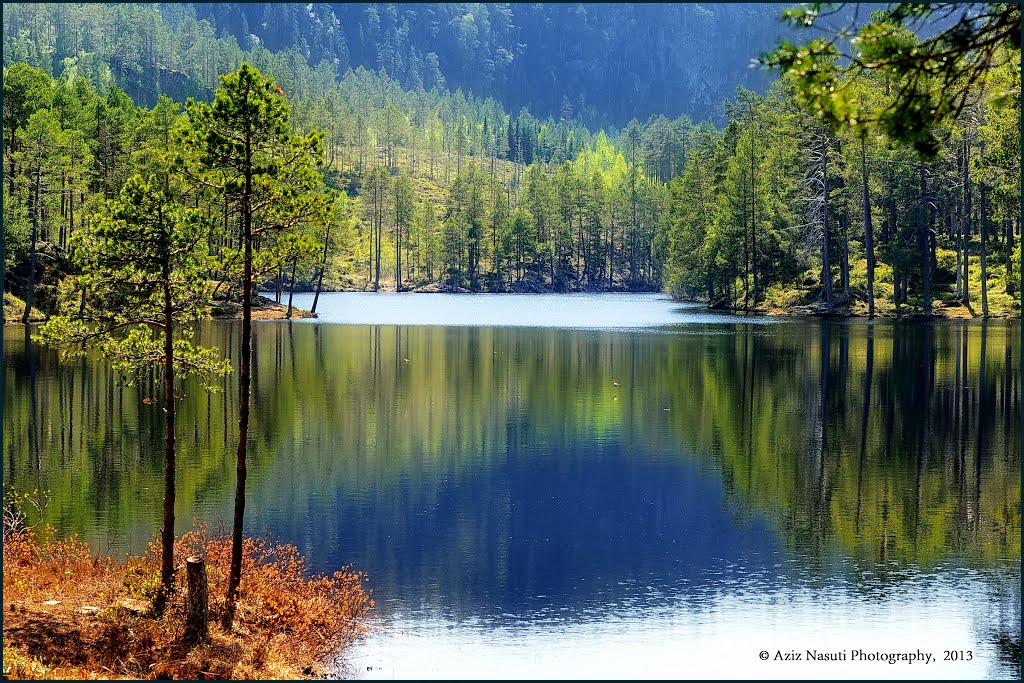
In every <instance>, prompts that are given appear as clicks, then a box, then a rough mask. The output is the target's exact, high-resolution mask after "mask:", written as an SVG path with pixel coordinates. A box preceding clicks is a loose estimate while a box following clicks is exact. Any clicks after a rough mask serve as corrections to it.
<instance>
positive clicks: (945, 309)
mask: <svg viewBox="0 0 1024 683" xmlns="http://www.w3.org/2000/svg"><path fill="white" fill-rule="evenodd" d="M296 293H297V294H313V293H314V291H313V290H308V291H301V290H296ZM320 293H321V294H424V295H429V294H458V295H464V296H475V295H479V294H488V295H508V296H517V295H519V296H521V295H540V296H546V295H554V296H565V295H574V294H661V295H664V296H667V297H669V298H670V299H671V300H672V301H673V302H677V303H687V304H698V305H701V306H703V307H704V308H705V309H706V310H707V311H709V312H713V313H726V314H732V315H737V316H747V315H757V316H768V317H778V318H847V319H866V320H871V319H872V318H871V317H869V316H868V311H867V305H866V304H865V303H864V302H863V301H860V300H854V301H853V302H852V303H850V302H844V303H836V304H834V305H833V308H832V310H831V311H828V310H826V309H825V307H824V306H823V305H822V304H821V303H811V304H798V305H792V306H771V305H765V304H764V303H761V304H760V305H758V306H750V307H746V308H744V307H741V306H726V305H712V304H709V303H708V302H707V301H704V300H701V299H692V298H686V297H676V296H673V295H671V294H669V293H667V292H664V291H656V290H649V289H592V290H587V289H583V290H572V291H566V292H555V291H550V290H544V291H525V292H522V291H521V292H509V291H505V292H470V291H467V290H461V291H452V290H446V289H443V288H440V287H419V288H415V289H403V290H402V291H401V292H395V291H392V290H386V289H380V290H378V291H377V292H374V291H372V290H359V289H341V290H330V291H328V290H321V292H320ZM879 303H880V302H876V307H875V315H874V318H877V319H883V320H917V321H929V320H1020V318H1021V315H1020V311H1019V310H1018V311H1016V312H1005V311H999V312H995V313H993V312H990V313H989V315H988V316H984V315H981V314H980V313H978V312H976V311H974V310H972V308H971V307H968V306H965V305H964V304H963V303H962V302H960V301H945V300H941V299H939V300H936V301H935V302H934V307H933V310H932V313H931V314H930V315H926V314H925V313H924V312H922V311H920V310H918V309H916V308H910V309H909V310H906V311H901V312H900V313H898V314H897V313H896V311H895V310H894V309H893V308H892V307H891V304H888V302H885V304H884V305H882V306H879ZM287 311H288V306H287V304H284V303H281V304H279V303H277V302H275V301H274V300H273V299H270V298H268V297H266V296H264V295H262V294H257V296H256V302H254V305H253V307H252V319H253V320H289V318H287V317H286V313H287ZM241 317H242V306H241V304H239V303H238V302H234V301H227V300H218V301H215V302H213V303H211V305H210V314H209V315H208V316H207V317H206V318H205V319H206V320H240V319H241ZM318 317H319V316H318V315H317V314H316V313H313V312H311V311H308V310H306V309H304V308H300V307H298V306H292V316H291V318H290V319H315V318H318ZM18 318H20V316H17V317H16V316H10V317H8V316H6V315H5V317H4V325H22V324H23V323H22V322H21V320H20V319H18ZM45 320H46V316H45V315H44V314H43V313H42V312H40V311H38V309H33V314H32V319H31V320H30V322H29V324H30V325H32V324H38V323H41V322H44V321H45Z"/></svg>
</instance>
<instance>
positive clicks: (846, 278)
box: [839, 201, 850, 299]
mask: <svg viewBox="0 0 1024 683" xmlns="http://www.w3.org/2000/svg"><path fill="white" fill-rule="evenodd" d="M843 205H844V213H843V215H842V217H841V218H840V220H839V226H840V227H841V228H842V231H843V262H842V264H840V265H841V268H840V278H841V279H842V284H843V298H844V299H849V297H850V230H849V227H850V213H849V211H848V210H847V209H846V208H845V206H846V202H845V201H844V202H843Z"/></svg>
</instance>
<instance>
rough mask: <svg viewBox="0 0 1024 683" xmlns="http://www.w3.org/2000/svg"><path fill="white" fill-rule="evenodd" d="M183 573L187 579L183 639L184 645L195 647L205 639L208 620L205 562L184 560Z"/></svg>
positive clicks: (199, 559)
mask: <svg viewBox="0 0 1024 683" xmlns="http://www.w3.org/2000/svg"><path fill="white" fill-rule="evenodd" d="M185 572H186V576H187V577H188V602H187V608H188V609H187V612H186V614H185V634H184V636H183V639H184V641H185V642H186V643H189V644H190V645H195V644H197V643H201V642H203V641H205V640H206V639H207V633H208V631H207V627H208V624H209V620H210V595H209V587H208V586H207V582H206V562H204V561H203V558H201V557H190V558H188V559H187V560H185Z"/></svg>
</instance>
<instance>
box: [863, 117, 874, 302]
mask: <svg viewBox="0 0 1024 683" xmlns="http://www.w3.org/2000/svg"><path fill="white" fill-rule="evenodd" d="M866 145H867V143H866V141H865V138H863V137H862V138H861V139H860V173H861V182H862V185H863V189H864V251H865V252H867V253H866V256H867V261H868V317H869V318H874V317H875V244H874V240H875V236H874V228H873V227H872V225H871V196H870V194H869V193H868V164H867V151H866Z"/></svg>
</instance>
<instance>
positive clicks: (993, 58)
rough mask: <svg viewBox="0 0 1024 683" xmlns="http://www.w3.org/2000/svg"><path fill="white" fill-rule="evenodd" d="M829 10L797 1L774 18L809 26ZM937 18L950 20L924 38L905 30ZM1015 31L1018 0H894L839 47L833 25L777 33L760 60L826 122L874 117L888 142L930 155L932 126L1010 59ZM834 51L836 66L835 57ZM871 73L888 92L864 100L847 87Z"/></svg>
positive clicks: (928, 25) (1016, 50)
mask: <svg viewBox="0 0 1024 683" xmlns="http://www.w3.org/2000/svg"><path fill="white" fill-rule="evenodd" d="M840 6H841V5H840ZM836 11H837V10H836V6H835V4H830V3H807V4H804V5H801V6H800V7H799V8H795V9H791V10H787V11H786V12H785V13H784V15H783V16H784V18H785V19H786V20H787V21H788V22H790V23H791V24H794V25H797V26H803V27H811V26H814V25H815V24H816V23H820V20H821V18H822V17H825V16H829V15H833V14H835V13H836ZM941 22H953V23H952V25H951V26H949V28H945V29H944V30H939V31H937V32H934V35H931V36H930V37H927V38H924V39H920V38H918V37H917V36H916V35H915V34H914V33H913V32H912V30H911V29H912V28H920V29H922V30H927V31H932V30H933V27H934V26H935V23H940V24H941ZM1020 36H1021V23H1020V6H1019V5H1017V4H1014V3H984V4H982V3H974V4H964V5H956V4H949V5H942V6H938V5H936V6H931V5H924V4H920V3H894V4H892V5H890V7H889V8H888V9H887V10H885V11H881V12H875V13H874V14H872V16H871V18H870V20H869V21H867V22H866V23H864V24H862V25H861V26H860V27H859V31H858V32H857V34H856V35H855V36H853V37H852V38H850V39H849V44H850V47H851V51H850V53H849V54H845V53H843V52H842V50H841V48H840V46H839V43H840V42H841V41H845V40H846V39H847V38H849V35H848V32H847V31H846V30H840V31H838V32H836V34H835V35H834V36H822V37H818V38H815V39H813V40H810V41H809V42H807V43H806V44H804V45H800V46H797V45H794V44H793V43H791V42H789V41H782V42H781V43H780V44H779V46H778V47H777V48H776V49H775V51H773V52H771V53H769V54H766V55H764V56H762V58H761V60H760V61H761V63H762V64H765V65H767V66H769V67H772V68H775V69H778V70H779V71H780V72H781V73H782V75H783V77H785V78H791V79H793V80H794V81H795V82H796V84H797V92H798V95H797V99H798V101H799V102H800V103H801V104H802V105H804V106H807V107H809V108H810V109H811V110H813V111H814V112H815V113H816V114H817V115H818V116H820V117H822V118H823V119H824V120H825V121H827V122H828V123H829V124H830V125H831V126H832V127H834V128H839V127H842V126H845V125H850V126H857V125H859V124H863V123H866V122H871V123H876V124H877V125H879V126H880V128H881V129H882V130H884V131H885V132H886V134H887V135H888V136H889V137H890V138H892V139H893V140H896V141H899V142H902V143H907V144H910V145H912V146H913V147H914V149H915V150H917V151H918V152H919V153H921V154H923V155H926V156H928V157H934V156H935V155H936V154H937V153H938V149H939V145H940V140H939V137H938V136H937V134H936V131H935V127H936V126H939V125H941V124H942V123H944V122H946V121H947V120H951V119H955V118H957V117H959V116H960V115H961V114H962V113H963V111H964V109H965V108H966V107H968V106H969V105H970V103H971V101H972V100H973V99H974V98H975V97H976V91H975V84H976V83H977V82H978V81H979V80H981V81H984V79H985V78H986V76H987V74H988V73H989V72H991V71H993V70H994V69H997V68H999V67H1001V66H1004V65H1009V64H1018V63H1019V62H1020ZM840 57H843V58H844V59H843V60H842V61H843V62H844V63H846V64H847V65H846V66H840V65H839V58H840ZM873 72H877V73H878V74H881V75H882V76H883V77H884V78H885V80H886V81H887V83H888V85H889V87H890V88H891V90H892V93H893V95H892V97H890V98H886V99H885V101H884V102H882V103H879V104H877V105H876V106H865V105H864V103H863V102H858V101H857V100H856V98H855V97H853V96H852V89H853V88H855V87H856V85H857V84H858V83H859V81H860V80H862V79H864V78H870V75H871V74H872V73H873Z"/></svg>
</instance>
